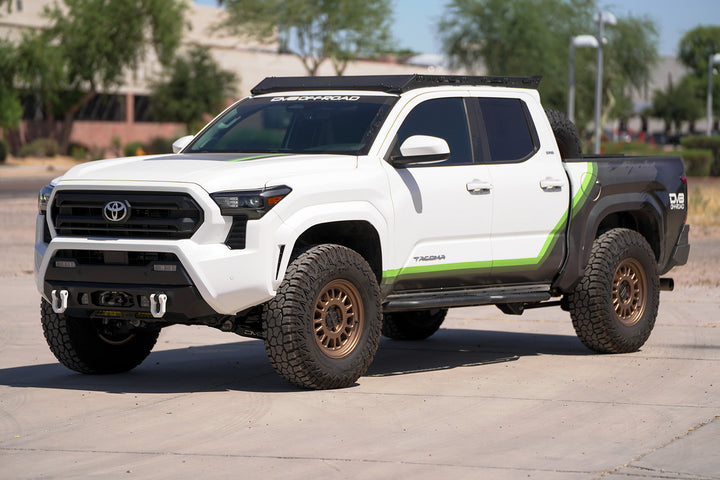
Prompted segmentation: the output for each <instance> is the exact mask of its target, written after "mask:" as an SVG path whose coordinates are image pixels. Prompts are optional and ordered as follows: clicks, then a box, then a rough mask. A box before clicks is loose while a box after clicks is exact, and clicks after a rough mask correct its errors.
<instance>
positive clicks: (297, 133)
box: [185, 95, 397, 155]
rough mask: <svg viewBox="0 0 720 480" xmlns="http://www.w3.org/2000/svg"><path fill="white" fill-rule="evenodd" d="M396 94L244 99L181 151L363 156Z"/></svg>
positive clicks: (395, 99) (395, 98)
mask: <svg viewBox="0 0 720 480" xmlns="http://www.w3.org/2000/svg"><path fill="white" fill-rule="evenodd" d="M396 101H397V97H390V96H364V95H307V96H274V97H266V98H248V99H245V100H243V101H241V102H239V103H238V104H237V105H236V106H235V107H233V108H231V109H230V110H228V111H227V112H226V113H225V114H224V115H222V116H221V117H219V118H217V119H216V120H215V121H214V122H213V123H212V125H210V127H209V128H208V129H207V130H205V131H204V132H203V133H201V134H200V135H198V136H196V137H195V139H193V142H192V143H191V144H190V146H189V147H188V148H187V149H186V150H185V152H186V153H339V154H349V155H365V154H367V152H368V150H369V149H370V145H371V144H372V141H373V140H374V139H375V135H377V132H378V130H379V128H380V126H381V125H382V122H383V121H384V120H385V116H386V115H387V113H388V111H389V110H390V108H391V107H392V105H393V104H394V103H395V102H396Z"/></svg>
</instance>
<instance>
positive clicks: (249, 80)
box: [0, 0, 704, 154]
mask: <svg viewBox="0 0 720 480" xmlns="http://www.w3.org/2000/svg"><path fill="white" fill-rule="evenodd" d="M53 1H54V0H32V1H28V0H25V1H22V0H13V8H12V10H11V12H10V13H8V12H7V11H2V12H1V13H0V37H6V38H17V37H18V36H19V35H20V32H22V30H23V29H28V28H32V29H41V28H44V27H45V26H46V25H47V20H46V19H45V18H44V17H43V16H42V10H43V8H44V6H45V5H48V4H51V3H52V2H53ZM223 14H224V12H223V10H222V9H219V8H216V7H209V6H202V5H196V4H191V7H190V10H189V11H188V14H187V23H188V29H187V31H186V34H185V38H184V40H183V46H182V48H188V47H190V46H192V45H205V46H208V47H210V48H211V52H212V54H213V56H214V58H215V59H216V60H217V61H218V63H219V64H220V65H221V66H222V68H224V69H226V70H230V71H232V72H234V73H235V74H236V76H237V78H238V79H239V85H238V86H237V89H236V91H237V93H238V97H239V98H241V97H243V96H246V95H249V93H250V89H251V88H252V87H253V86H254V85H256V84H257V83H258V82H260V81H261V80H262V79H263V78H265V77H268V76H297V75H305V74H306V72H305V69H304V67H303V65H302V63H301V61H300V59H299V58H297V57H296V56H295V55H292V54H279V53H277V44H275V43H273V42H270V43H265V44H263V43H258V42H257V41H254V40H251V39H248V38H241V37H238V36H233V35H228V34H227V33H222V32H219V31H217V29H215V28H213V27H214V25H215V24H216V23H217V22H218V21H219V20H220V19H221V18H222V15H223ZM403 73H453V72H449V71H447V70H444V69H442V68H440V67H432V66H422V65H401V64H397V63H390V62H376V61H356V62H352V63H351V64H350V65H349V66H348V67H347V69H346V71H345V74H346V75H369V74H403ZM685 73H686V70H685V69H684V68H683V67H682V65H680V63H679V62H678V61H677V59H675V58H673V57H663V58H662V59H661V61H660V62H659V64H658V66H657V67H656V72H655V73H654V74H653V76H652V79H653V80H652V81H651V82H650V83H649V84H648V85H647V87H646V88H645V89H644V90H643V92H640V93H638V94H636V97H635V104H636V106H637V107H638V108H641V107H642V106H647V105H649V104H650V103H651V102H652V97H653V93H654V92H655V91H656V90H659V89H664V88H665V87H666V86H667V84H668V82H669V81H670V80H672V81H674V82H677V81H679V80H680V78H682V76H683V75H684V74H685ZM159 74H160V69H159V64H158V62H157V61H156V59H155V58H154V57H152V56H149V57H148V58H147V59H146V61H145V62H144V64H143V65H142V66H141V67H140V69H139V70H138V71H137V72H128V73H127V75H126V79H125V82H124V84H123V85H122V86H121V87H119V88H116V89H114V90H112V91H106V92H103V95H100V96H98V97H97V98H96V99H95V100H94V101H93V102H91V104H89V105H88V106H87V107H86V108H84V109H83V110H82V111H81V112H79V116H78V121H76V122H75V126H74V129H73V134H72V137H71V141H72V142H75V143H78V144H81V145H84V146H86V147H89V148H106V147H108V146H109V145H110V144H111V142H112V139H113V138H114V137H116V138H118V139H120V142H121V143H122V144H125V143H128V142H130V141H135V140H138V141H142V142H148V141H150V140H151V139H153V138H157V137H161V138H173V137H178V136H181V135H184V134H185V131H184V129H185V127H184V126H183V125H181V124H175V123H155V122H150V121H148V120H149V119H148V117H147V106H148V95H149V93H150V88H149V82H150V80H152V79H153V78H157V76H158V75H159ZM318 74H319V75H334V70H333V68H332V65H331V63H330V62H329V61H326V62H325V63H323V64H322V65H321V67H320V69H319V73H318ZM214 113H216V112H214ZM33 121H34V120H33V111H32V108H30V107H27V106H26V115H25V120H24V121H23V125H22V127H21V129H20V132H19V135H20V136H22V137H23V138H25V139H27V138H32V137H33V136H35V135H34V132H33ZM618 125H619V124H618V122H610V124H609V125H605V128H606V129H611V130H614V131H617V129H618ZM703 125H704V121H703V120H702V119H699V121H698V122H697V123H696V127H697V128H699V129H701V128H703ZM629 128H630V129H631V130H634V131H639V130H641V128H642V123H641V120H640V119H639V117H635V118H633V119H632V120H631V121H630V123H629ZM647 128H648V131H649V132H650V133H652V132H657V131H662V130H663V128H664V124H663V122H661V121H659V120H654V119H651V120H650V121H649V124H648V126H647ZM685 128H687V127H685ZM108 154H110V152H108Z"/></svg>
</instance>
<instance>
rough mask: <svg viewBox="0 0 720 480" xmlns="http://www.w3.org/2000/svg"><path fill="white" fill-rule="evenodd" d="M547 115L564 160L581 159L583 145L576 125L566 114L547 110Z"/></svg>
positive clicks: (550, 109) (552, 109) (551, 109)
mask: <svg viewBox="0 0 720 480" xmlns="http://www.w3.org/2000/svg"><path fill="white" fill-rule="evenodd" d="M545 114H546V115H547V118H548V121H549V122H550V127H551V128H552V131H553V134H554V135H555V141H556V142H557V144H558V148H559V149H560V156H561V157H562V158H563V159H565V158H581V157H582V143H581V142H580V135H578V131H577V128H576V127H575V124H574V123H573V122H571V121H570V119H569V118H568V117H567V116H566V115H565V114H564V113H562V112H560V111H558V110H555V109H554V108H546V109H545Z"/></svg>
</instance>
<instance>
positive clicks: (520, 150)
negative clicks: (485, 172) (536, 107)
mask: <svg viewBox="0 0 720 480" xmlns="http://www.w3.org/2000/svg"><path fill="white" fill-rule="evenodd" d="M479 100H480V111H481V112H482V118H483V122H484V123H485V132H486V135H487V137H486V138H487V143H488V147H489V149H490V159H491V161H492V162H493V163H511V162H521V161H523V160H525V159H527V158H528V157H530V156H531V155H532V154H534V153H535V152H536V151H537V143H538V142H537V141H536V140H535V139H536V138H537V134H536V133H535V128H534V127H533V126H532V124H531V122H530V121H529V118H528V117H529V115H528V113H527V108H526V107H525V104H524V103H523V102H522V100H520V99H517V98H481V99H479Z"/></svg>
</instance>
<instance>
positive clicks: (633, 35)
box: [439, 0, 657, 129]
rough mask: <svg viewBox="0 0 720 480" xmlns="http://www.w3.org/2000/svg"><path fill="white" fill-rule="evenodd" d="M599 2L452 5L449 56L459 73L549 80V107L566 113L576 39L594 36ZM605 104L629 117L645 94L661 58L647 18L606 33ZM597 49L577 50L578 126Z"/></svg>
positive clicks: (589, 106)
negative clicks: (634, 93) (635, 94)
mask: <svg viewBox="0 0 720 480" xmlns="http://www.w3.org/2000/svg"><path fill="white" fill-rule="evenodd" d="M597 11H598V8H597V4H596V2H595V0H453V1H451V2H450V4H449V5H448V7H447V9H446V11H445V14H444V16H443V18H442V19H441V21H440V23H439V30H440V32H441V38H442V41H443V47H444V50H445V52H446V54H447V55H448V56H449V57H450V59H451V62H452V63H453V64H454V66H455V67H462V68H465V69H467V70H469V71H471V72H478V71H480V70H481V69H482V71H484V72H487V73H488V74H492V75H534V74H539V75H542V76H543V81H542V83H541V84H540V89H539V90H540V93H541V94H542V96H543V102H544V103H545V104H546V105H548V106H552V107H554V108H558V109H561V110H565V106H566V102H567V88H568V84H567V77H568V73H567V71H568V54H569V48H570V40H571V39H572V38H573V37H574V36H576V35H581V34H594V33H595V32H597V24H595V23H594V21H593V16H594V14H595V13H596V12H597ZM605 30H606V32H605V33H606V37H607V38H608V40H609V41H608V44H607V46H606V47H605V50H604V51H605V56H604V59H605V66H604V69H603V72H604V78H603V92H604V95H603V98H604V99H606V101H607V104H606V105H605V106H604V108H603V110H604V111H606V112H609V111H610V110H612V109H613V107H616V106H618V105H620V106H623V108H622V109H621V111H623V114H624V115H627V114H628V113H627V112H628V105H629V102H628V101H627V99H628V98H629V93H630V91H631V90H632V89H633V88H641V87H642V86H643V85H644V84H645V81H646V80H647V78H648V76H649V74H650V70H651V68H652V65H653V63H654V62H655V61H656V59H657V33H656V30H655V27H654V24H653V23H652V22H651V21H649V20H647V19H644V18H636V17H628V18H623V19H620V20H619V21H618V25H616V26H615V27H607V28H606V29H605ZM595 55H596V53H595V50H593V49H578V50H576V63H575V78H576V83H575V85H576V99H577V103H576V115H575V116H576V119H577V124H578V125H579V126H580V127H581V129H582V126H583V125H584V124H585V123H586V122H587V121H589V119H590V117H591V114H592V111H593V96H594V94H593V92H594V84H595V80H594V78H595Z"/></svg>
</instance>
